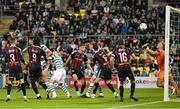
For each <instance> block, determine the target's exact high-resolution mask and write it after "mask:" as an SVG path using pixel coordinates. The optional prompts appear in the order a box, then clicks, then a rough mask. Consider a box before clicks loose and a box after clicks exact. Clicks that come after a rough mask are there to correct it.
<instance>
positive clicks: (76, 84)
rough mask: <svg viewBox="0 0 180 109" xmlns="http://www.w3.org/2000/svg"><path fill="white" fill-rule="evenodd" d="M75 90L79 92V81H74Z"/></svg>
mask: <svg viewBox="0 0 180 109" xmlns="http://www.w3.org/2000/svg"><path fill="white" fill-rule="evenodd" d="M74 88H75V89H76V91H79V89H78V83H77V81H74Z"/></svg>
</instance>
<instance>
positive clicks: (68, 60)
mask: <svg viewBox="0 0 180 109" xmlns="http://www.w3.org/2000/svg"><path fill="white" fill-rule="evenodd" d="M71 59H72V58H71V56H69V57H68V59H67V60H66V62H65V64H64V66H65V67H66V66H67V65H68V63H69V62H70V61H71Z"/></svg>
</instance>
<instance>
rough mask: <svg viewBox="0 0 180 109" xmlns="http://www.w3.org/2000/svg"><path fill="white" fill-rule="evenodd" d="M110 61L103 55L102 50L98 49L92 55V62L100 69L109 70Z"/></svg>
mask: <svg viewBox="0 0 180 109" xmlns="http://www.w3.org/2000/svg"><path fill="white" fill-rule="evenodd" d="M109 61H110V59H109V57H108V56H107V54H106V53H105V51H104V50H103V49H99V50H98V51H96V52H95V54H94V62H95V63H96V62H98V63H99V65H100V67H101V68H103V69H109V68H110V62H109Z"/></svg>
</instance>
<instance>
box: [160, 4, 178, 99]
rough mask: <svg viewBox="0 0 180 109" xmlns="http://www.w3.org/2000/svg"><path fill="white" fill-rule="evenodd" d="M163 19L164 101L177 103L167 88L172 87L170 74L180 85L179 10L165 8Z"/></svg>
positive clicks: (174, 96)
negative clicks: (164, 19)
mask: <svg viewBox="0 0 180 109" xmlns="http://www.w3.org/2000/svg"><path fill="white" fill-rule="evenodd" d="M165 18H166V21H165V23H166V26H165V73H164V101H169V100H175V101H179V99H178V97H177V96H176V94H175V95H171V93H172V91H173V90H169V88H170V87H171V86H172V87H173V82H171V80H170V79H171V77H170V76H171V74H172V77H173V79H174V81H175V82H176V83H177V85H178V86H179V85H180V9H178V8H173V7H171V6H166V16H165ZM169 72H171V74H170V73H169Z"/></svg>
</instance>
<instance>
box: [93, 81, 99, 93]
mask: <svg viewBox="0 0 180 109" xmlns="http://www.w3.org/2000/svg"><path fill="white" fill-rule="evenodd" d="M97 89H98V83H95V84H94V90H93V94H96V92H97Z"/></svg>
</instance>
